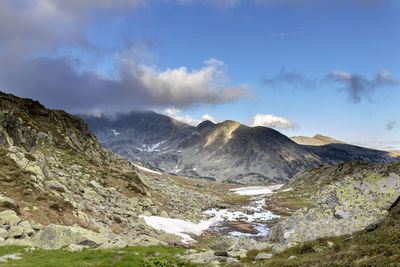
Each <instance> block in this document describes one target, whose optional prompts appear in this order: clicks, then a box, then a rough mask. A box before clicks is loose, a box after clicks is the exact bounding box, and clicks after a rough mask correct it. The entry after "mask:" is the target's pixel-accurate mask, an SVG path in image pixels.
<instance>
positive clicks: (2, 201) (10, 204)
mask: <svg viewBox="0 0 400 267" xmlns="http://www.w3.org/2000/svg"><path fill="white" fill-rule="evenodd" d="M0 207H4V208H9V209H18V205H17V203H15V201H14V200H13V199H11V198H8V197H3V196H0Z"/></svg>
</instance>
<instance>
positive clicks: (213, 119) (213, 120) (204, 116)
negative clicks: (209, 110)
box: [202, 114, 219, 123]
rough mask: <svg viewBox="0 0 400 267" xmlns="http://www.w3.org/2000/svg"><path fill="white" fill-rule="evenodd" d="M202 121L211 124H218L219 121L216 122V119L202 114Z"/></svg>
mask: <svg viewBox="0 0 400 267" xmlns="http://www.w3.org/2000/svg"><path fill="white" fill-rule="evenodd" d="M202 119H203V120H205V121H207V120H208V121H211V122H213V123H218V122H219V120H217V119H216V118H214V117H213V116H211V115H209V114H204V115H203V117H202Z"/></svg>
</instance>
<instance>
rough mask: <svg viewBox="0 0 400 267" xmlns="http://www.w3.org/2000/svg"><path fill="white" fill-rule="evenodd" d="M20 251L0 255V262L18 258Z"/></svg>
mask: <svg viewBox="0 0 400 267" xmlns="http://www.w3.org/2000/svg"><path fill="white" fill-rule="evenodd" d="M20 256H21V253H14V254H6V255H3V256H1V257H0V262H7V261H9V260H20V259H21V257H20Z"/></svg>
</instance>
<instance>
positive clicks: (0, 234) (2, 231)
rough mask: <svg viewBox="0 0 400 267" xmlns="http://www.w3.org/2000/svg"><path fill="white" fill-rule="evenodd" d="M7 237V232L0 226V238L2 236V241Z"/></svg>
mask: <svg viewBox="0 0 400 267" xmlns="http://www.w3.org/2000/svg"><path fill="white" fill-rule="evenodd" d="M7 237H8V232H7V231H6V230H4V229H2V228H0V238H2V239H3V241H4V239H6V238H7Z"/></svg>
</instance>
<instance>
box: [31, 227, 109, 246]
mask: <svg viewBox="0 0 400 267" xmlns="http://www.w3.org/2000/svg"><path fill="white" fill-rule="evenodd" d="M32 241H33V243H34V244H35V246H38V247H45V248H51V249H59V248H63V247H68V246H69V245H70V244H76V245H78V244H82V243H81V242H84V241H85V242H89V241H91V242H94V243H96V244H97V245H102V244H104V245H107V244H108V243H109V238H107V237H106V236H104V235H102V234H99V233H96V232H93V231H90V230H87V229H84V228H82V227H78V226H62V225H54V224H52V225H48V226H46V227H45V228H43V230H41V231H39V232H38V233H37V234H36V235H35V236H34V237H33V238H32Z"/></svg>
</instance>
